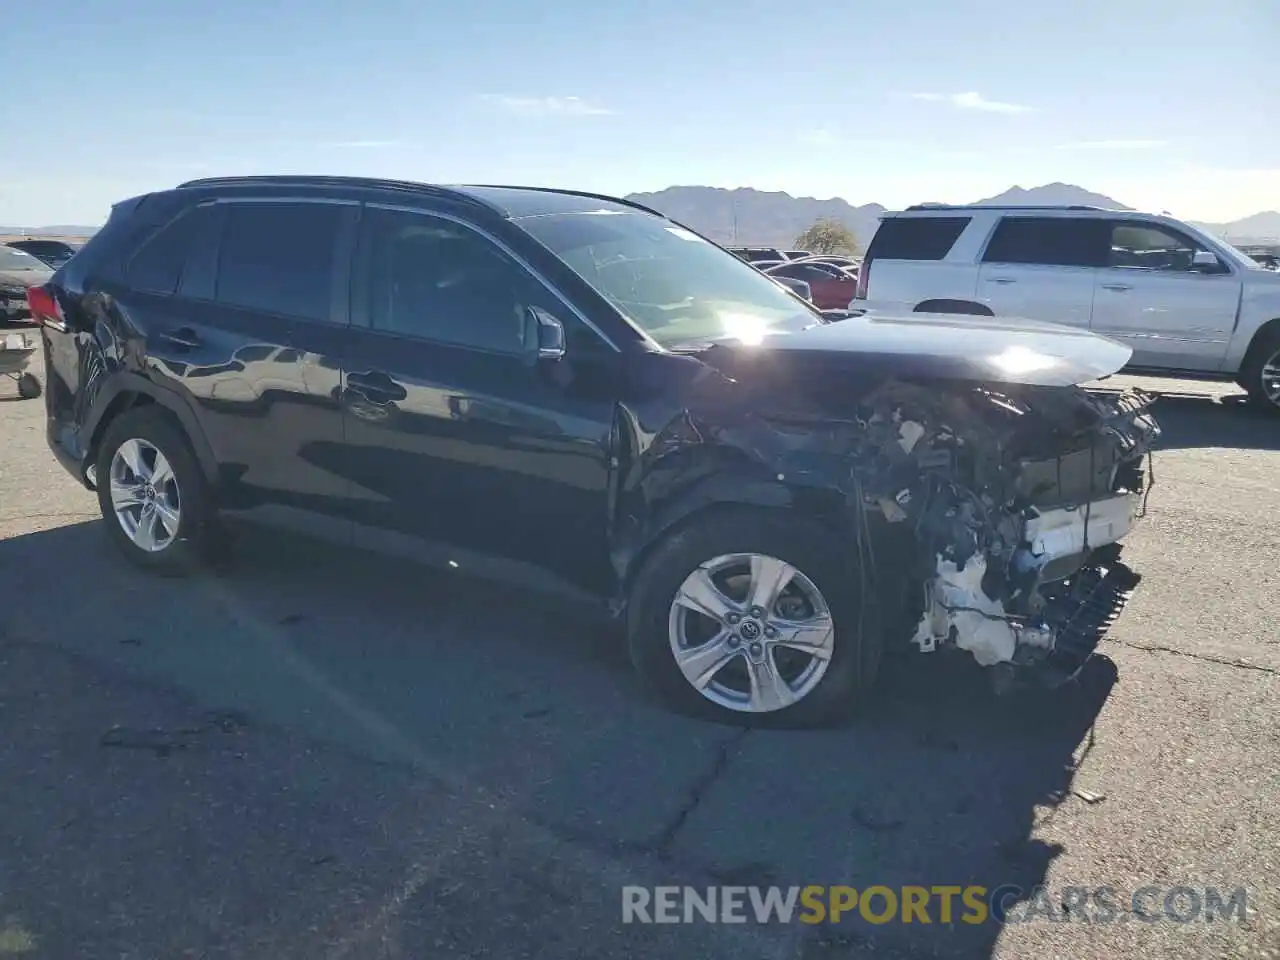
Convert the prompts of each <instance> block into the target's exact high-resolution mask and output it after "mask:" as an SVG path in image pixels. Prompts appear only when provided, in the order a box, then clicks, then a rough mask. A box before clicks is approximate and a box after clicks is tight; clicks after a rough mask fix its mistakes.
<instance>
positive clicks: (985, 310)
mask: <svg viewBox="0 0 1280 960" xmlns="http://www.w3.org/2000/svg"><path fill="white" fill-rule="evenodd" d="M912 312H913V313H959V314H965V315H967V316H972V317H994V316H995V315H996V314H995V311H994V310H992V309H991V308H990V307H989V306H987V305H986V304H985V303H978V302H977V301H976V300H955V299H949V298H945V297H944V298H937V299H933V300H921V301H920V302H919V303H917V304H916V305H915V307H914V309H913V310H912Z"/></svg>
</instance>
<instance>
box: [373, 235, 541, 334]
mask: <svg viewBox="0 0 1280 960" xmlns="http://www.w3.org/2000/svg"><path fill="white" fill-rule="evenodd" d="M369 213H370V219H371V224H370V232H369V234H368V237H369V250H368V257H369V260H368V262H369V280H370V283H369V301H368V303H369V323H370V326H371V327H372V328H373V329H374V330H381V331H383V332H385V333H392V334H398V335H401V336H408V337H415V338H420V339H424V340H434V341H438V342H441V343H448V344H453V345H456V346H461V347H470V348H473V349H477V350H484V351H487V352H490V353H506V354H518V353H520V352H521V351H522V350H523V349H524V331H525V315H526V311H527V310H528V308H529V307H532V306H540V307H543V308H544V309H545V308H548V304H547V303H546V301H547V300H548V299H549V298H550V294H548V292H547V291H546V289H545V288H544V287H543V286H542V285H541V284H540V283H539V282H538V281H537V280H536V279H535V278H534V277H533V276H531V275H530V274H529V272H528V271H527V270H525V268H524V267H523V266H522V265H521V264H519V263H517V262H516V261H515V260H513V259H512V258H511V257H510V256H508V255H507V254H506V253H505V252H504V251H503V250H502V249H501V248H500V247H498V246H497V245H496V244H494V243H493V242H492V241H490V240H489V239H488V238H487V237H485V236H483V235H482V234H480V233H478V232H476V231H475V230H472V229H471V228H469V227H466V226H463V225H462V224H460V223H456V222H454V221H452V220H447V219H445V218H442V217H434V216H431V215H429V214H419V213H407V212H403V211H397V210H370V211H369Z"/></svg>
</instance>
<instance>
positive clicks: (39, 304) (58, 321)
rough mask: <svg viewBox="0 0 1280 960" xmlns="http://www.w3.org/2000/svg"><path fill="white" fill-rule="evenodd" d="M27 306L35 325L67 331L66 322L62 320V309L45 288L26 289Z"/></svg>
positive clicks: (51, 292)
mask: <svg viewBox="0 0 1280 960" xmlns="http://www.w3.org/2000/svg"><path fill="white" fill-rule="evenodd" d="M27 305H28V306H29V307H30V308H31V319H32V320H34V321H35V322H36V323H39V324H43V325H44V326H46V327H53V328H54V329H55V330H63V331H65V330H66V329H67V325H66V322H65V321H64V320H63V319H62V308H61V307H60V306H58V300H57V298H56V297H54V295H53V291H51V290H49V289H48V288H47V287H28V288H27Z"/></svg>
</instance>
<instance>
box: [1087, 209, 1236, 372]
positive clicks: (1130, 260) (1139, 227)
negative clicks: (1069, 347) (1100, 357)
mask: <svg viewBox="0 0 1280 960" xmlns="http://www.w3.org/2000/svg"><path fill="white" fill-rule="evenodd" d="M1108 229H1109V231H1110V242H1109V244H1108V260H1107V264H1106V266H1105V267H1103V269H1101V270H1100V271H1099V272H1098V289H1097V293H1096V294H1095V295H1094V301H1093V330H1094V332H1095V333H1101V334H1103V335H1105V336H1108V337H1114V338H1115V339H1116V340H1119V341H1120V342H1121V343H1124V344H1126V345H1128V346H1130V347H1132V348H1133V361H1132V363H1133V364H1134V365H1135V366H1149V367H1168V368H1173V369H1180V370H1217V369H1219V368H1220V367H1221V366H1222V361H1223V358H1224V357H1225V356H1226V353H1227V346H1228V345H1229V344H1230V342H1231V334H1232V332H1233V331H1234V329H1235V322H1236V314H1237V311H1238V308H1239V306H1240V294H1241V289H1242V281H1241V278H1240V275H1239V274H1238V273H1236V272H1234V268H1233V267H1231V266H1230V265H1228V264H1227V263H1225V262H1223V260H1222V259H1221V258H1220V257H1218V256H1217V254H1214V258H1215V262H1216V266H1213V267H1209V266H1205V267H1197V266H1195V264H1194V263H1193V262H1192V259H1193V257H1194V256H1195V254H1196V253H1197V252H1203V251H1205V250H1206V249H1207V248H1206V247H1205V246H1204V245H1203V244H1201V243H1198V242H1197V241H1196V240H1194V239H1193V238H1191V237H1189V236H1188V235H1186V234H1184V233H1182V232H1181V231H1179V230H1175V229H1173V228H1171V227H1166V226H1164V225H1163V224H1154V223H1149V222H1143V221H1138V220H1113V221H1111V222H1110V223H1109V224H1108ZM1209 252H1212V251H1209Z"/></svg>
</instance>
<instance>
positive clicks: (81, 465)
mask: <svg viewBox="0 0 1280 960" xmlns="http://www.w3.org/2000/svg"><path fill="white" fill-rule="evenodd" d="M44 435H45V441H46V442H47V443H48V444H49V450H50V451H51V452H52V453H53V456H54V459H55V460H57V461H58V463H60V464H62V468H63V469H64V470H66V471H67V473H69V474H71V476H73V477H75V478H76V482H77V483H80V484H82V485H83V486H84V487H85V489H87V490H92V489H93V484H91V483H90V482H89V480H88V478H87V477H86V476H85V471H86V469H87V468H88V464H87V463H85V455H84V450H83V449H82V448H81V445H80V442H79V439H78V438H77V437H76V435H75V434H74V433H73V432H72V431H71V430H69V429H68V428H67V427H66V426H65V425H64V424H62V423H59V422H58V421H57V420H54V419H53V418H52V417H48V418H46V420H45V434H44Z"/></svg>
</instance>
